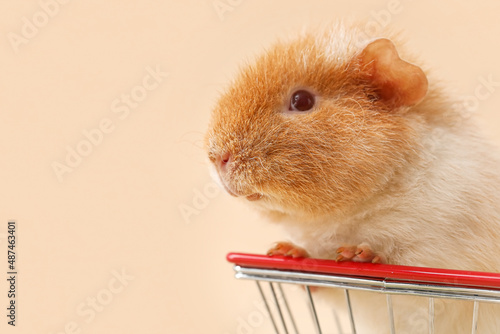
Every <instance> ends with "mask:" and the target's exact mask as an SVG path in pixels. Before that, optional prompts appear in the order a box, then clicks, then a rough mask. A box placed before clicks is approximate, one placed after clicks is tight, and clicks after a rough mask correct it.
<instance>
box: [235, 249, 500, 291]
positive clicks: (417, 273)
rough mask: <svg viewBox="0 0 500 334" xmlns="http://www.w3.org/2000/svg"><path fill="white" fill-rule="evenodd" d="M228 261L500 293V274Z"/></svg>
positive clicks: (283, 260)
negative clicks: (489, 289) (482, 288)
mask: <svg viewBox="0 0 500 334" xmlns="http://www.w3.org/2000/svg"><path fill="white" fill-rule="evenodd" d="M227 260H228V261H229V262H231V263H233V264H235V265H238V266H241V267H250V268H262V269H277V270H289V271H300V272H310V273H317V274H331V275H345V276H356V277H366V278H371V279H374V278H375V279H381V280H397V281H413V282H415V281H417V282H423V283H434V284H446V285H458V286H475V287H488V288H496V289H500V273H487V272H478V271H466V270H451V269H437V268H425V267H410V266H400V265H389V264H374V263H358V262H348V261H347V262H337V261H334V260H323V259H314V258H290V257H283V256H266V255H257V254H246V253H229V254H228V255H227Z"/></svg>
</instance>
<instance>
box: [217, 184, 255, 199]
mask: <svg viewBox="0 0 500 334" xmlns="http://www.w3.org/2000/svg"><path fill="white" fill-rule="evenodd" d="M222 185H223V186H224V189H225V190H226V191H227V193H228V194H229V195H231V196H234V197H245V198H246V199H247V200H249V201H251V202H253V201H257V200H259V199H261V198H262V196H263V195H262V194H259V193H253V194H250V195H243V194H239V193H237V192H236V191H234V190H231V189H229V187H228V186H227V185H226V183H225V182H224V181H222Z"/></svg>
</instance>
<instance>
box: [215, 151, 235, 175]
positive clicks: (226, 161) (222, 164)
mask: <svg viewBox="0 0 500 334" xmlns="http://www.w3.org/2000/svg"><path fill="white" fill-rule="evenodd" d="M218 160H219V161H218V164H219V169H220V171H221V172H222V173H226V172H227V169H228V166H229V165H230V164H231V161H232V157H231V153H229V152H225V153H223V154H221V155H220V157H219V159H218Z"/></svg>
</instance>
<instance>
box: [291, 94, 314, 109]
mask: <svg viewBox="0 0 500 334" xmlns="http://www.w3.org/2000/svg"><path fill="white" fill-rule="evenodd" d="M312 107H314V95H313V94H312V93H310V92H308V91H307V90H298V91H296V92H294V93H293V94H292V97H291V98H290V106H289V108H288V109H289V110H294V111H307V110H311V109H312Z"/></svg>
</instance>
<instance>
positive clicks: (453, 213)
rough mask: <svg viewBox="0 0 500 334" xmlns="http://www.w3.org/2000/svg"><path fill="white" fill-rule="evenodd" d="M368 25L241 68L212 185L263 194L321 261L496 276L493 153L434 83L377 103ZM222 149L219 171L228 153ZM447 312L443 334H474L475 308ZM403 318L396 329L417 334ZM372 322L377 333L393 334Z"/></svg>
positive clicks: (223, 121) (333, 32) (211, 134)
mask: <svg viewBox="0 0 500 334" xmlns="http://www.w3.org/2000/svg"><path fill="white" fill-rule="evenodd" d="M360 27H361V26H357V25H345V24H338V25H336V26H335V27H334V28H332V29H329V30H327V31H325V32H323V33H318V32H317V31H314V32H311V33H304V34H302V35H301V36H299V37H298V38H297V39H294V40H292V41H287V42H279V43H277V44H275V45H274V46H273V47H272V48H270V49H269V50H267V52H265V53H264V55H262V56H261V57H260V58H258V59H257V60H256V61H255V63H253V64H251V65H248V66H247V67H245V68H244V69H243V70H242V72H241V73H240V74H239V76H238V77H237V78H236V80H235V81H234V82H233V83H232V84H231V85H230V87H229V88H228V89H227V91H226V92H225V93H224V94H223V95H222V96H221V98H220V100H219V102H218V104H217V105H216V107H215V109H214V112H213V115H212V121H211V124H210V128H209V131H208V134H207V137H206V147H207V151H208V155H209V158H210V160H211V161H212V162H213V164H212V168H213V169H214V170H215V173H214V174H215V175H216V178H218V179H219V181H221V183H223V184H224V185H225V187H226V188H229V189H230V190H231V192H232V193H233V194H237V195H240V196H241V197H242V198H245V196H249V195H250V196H252V195H253V194H259V196H260V198H259V199H258V200H255V201H252V202H251V203H252V204H253V205H255V206H256V207H257V208H258V209H260V210H261V211H262V212H264V213H265V214H266V215H268V216H269V217H270V218H271V219H272V220H273V221H277V222H281V223H282V224H284V226H286V228H287V229H288V230H289V231H290V233H291V235H292V238H293V240H294V242H295V243H297V244H298V245H300V246H302V247H304V248H305V249H306V250H307V252H308V253H309V254H310V256H312V257H318V258H335V256H336V250H337V248H338V247H340V246H343V245H359V244H362V243H365V244H369V245H370V246H371V248H372V249H373V250H374V251H375V252H377V253H379V254H383V255H384V257H385V259H386V261H387V262H388V263H391V264H400V265H412V266H426V267H441V268H454V269H469V270H480V271H490V272H497V271H499V270H500V258H499V257H498V256H497V254H500V242H499V241H500V235H499V234H500V168H499V164H498V160H497V158H496V156H494V154H493V153H492V152H494V149H492V148H491V147H490V145H488V144H487V143H486V142H485V141H484V140H483V139H482V138H481V137H480V136H478V135H477V131H476V129H475V127H474V125H473V124H472V123H471V122H470V121H469V120H468V119H466V118H465V117H462V115H461V113H460V111H459V110H456V109H454V108H453V107H452V106H453V105H454V101H453V100H452V99H451V98H450V97H449V96H448V95H447V94H446V92H445V90H444V89H442V87H440V85H439V83H437V82H435V81H434V80H433V79H432V76H430V75H429V73H426V75H427V78H428V79H429V88H428V91H427V94H426V96H425V98H424V99H423V100H422V101H421V102H420V103H418V104H417V105H413V106H403V107H398V108H391V107H390V105H387V104H384V103H383V101H380V100H378V99H376V98H375V99H374V98H373V97H374V96H376V95H377V90H376V87H373V86H372V85H371V82H370V77H369V76H367V75H366V73H365V70H366V68H365V67H364V66H363V64H360V63H359V61H357V57H358V56H359V54H360V53H361V52H362V51H363V49H364V47H365V46H366V45H367V44H368V43H369V42H371V41H372V40H373V38H367V36H366V35H365V34H364V33H363V30H362V29H361V28H360ZM380 37H384V38H389V39H391V40H393V41H394V42H395V43H396V42H397V38H395V37H394V36H391V34H388V35H384V36H380ZM396 45H397V49H398V51H399V54H400V55H401V58H403V59H406V60H409V61H412V60H413V61H414V59H413V58H412V57H411V55H408V54H404V52H402V51H404V49H403V46H402V45H401V44H400V43H396ZM298 88H307V89H309V90H311V91H313V92H314V93H315V94H316V95H317V101H316V106H315V107H314V110H312V111H311V112H307V113H296V112H290V111H288V110H287V109H288V103H289V102H288V101H289V100H290V95H291V94H292V93H293V92H294V91H296V90H297V89H298ZM227 153H229V154H230V156H231V162H230V165H228V166H227V171H225V172H224V173H221V172H220V171H218V169H220V168H219V167H217V166H219V165H218V164H220V158H219V157H220V156H221V155H223V154H227ZM218 159H219V160H218ZM359 298H360V299H361V300H363V298H365V299H367V298H368V297H363V295H362V294H361V295H360V296H359ZM406 301H408V297H407V299H406ZM401 303H402V305H403V304H408V305H407V307H406V308H404V307H402V309H404V310H406V311H407V312H408V313H407V314H406V316H408V314H415V312H420V311H419V309H418V308H419V307H420V306H419V303H417V302H413V301H412V302H405V300H402V302H401ZM445 304H446V306H443V308H445V309H446V310H447V311H446V314H447V315H446V318H447V319H448V320H443V321H438V322H437V324H436V326H437V327H436V332H437V333H439V332H447V333H468V332H470V326H469V325H470V316H469V314H470V313H468V314H467V315H465V313H464V312H466V311H467V312H468V311H470V304H468V303H462V304H454V305H453V304H447V303H445ZM370 306H372V305H370ZM451 310H453V311H451ZM368 312H369V311H367V313H366V314H365V315H364V316H363V317H365V316H366V317H369V316H368ZM496 312H497V313H496V314H497V315H496V316H494V315H493V306H491V307H490V306H489V305H488V304H485V306H484V307H482V308H481V313H480V317H481V318H480V319H481V320H480V328H479V332H481V333H496V332H497V329H498V328H500V313H499V312H498V309H497V310H496ZM404 317H405V315H402V318H401V320H400V321H398V326H399V328H400V329H401V330H403V329H406V330H407V332H408V333H413V332H415V333H420V331H419V330H415V327H414V326H413V327H412V326H410V325H409V324H408V322H405V320H404ZM382 322H383V321H382ZM377 323H380V321H377ZM370 326H372V327H369V328H371V330H370V332H369V333H378V332H380V333H386V332H387V328H385V327H380V328H378V329H377V328H376V327H373V326H374V325H373V324H371V325H370ZM380 326H383V325H380ZM412 330H413V331H412ZM422 332H424V331H422Z"/></svg>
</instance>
